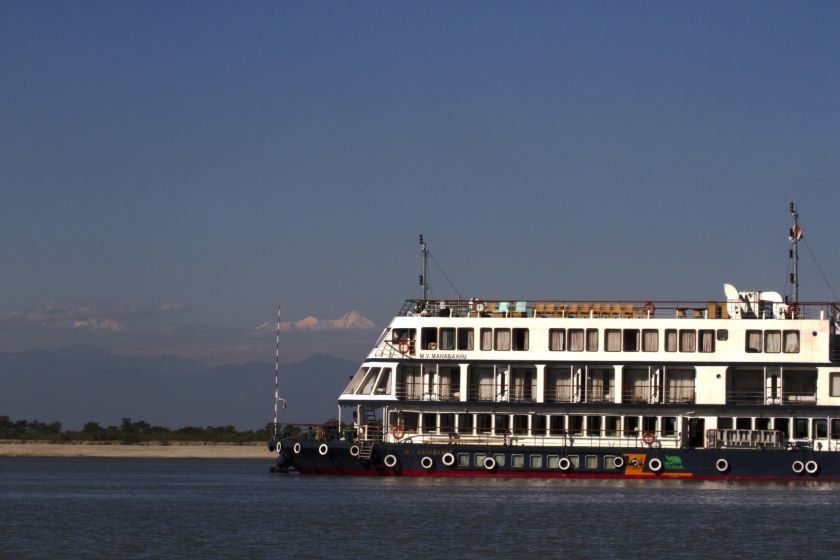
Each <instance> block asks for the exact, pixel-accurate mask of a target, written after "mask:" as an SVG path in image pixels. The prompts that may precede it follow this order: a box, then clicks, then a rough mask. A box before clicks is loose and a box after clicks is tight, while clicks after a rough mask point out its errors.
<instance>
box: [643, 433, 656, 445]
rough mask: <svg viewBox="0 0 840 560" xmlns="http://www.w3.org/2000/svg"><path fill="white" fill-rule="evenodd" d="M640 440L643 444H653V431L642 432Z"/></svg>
mask: <svg viewBox="0 0 840 560" xmlns="http://www.w3.org/2000/svg"><path fill="white" fill-rule="evenodd" d="M642 441H643V442H644V443H645V445H653V442H654V441H656V435H655V434H654V433H653V432H644V433H643V434H642Z"/></svg>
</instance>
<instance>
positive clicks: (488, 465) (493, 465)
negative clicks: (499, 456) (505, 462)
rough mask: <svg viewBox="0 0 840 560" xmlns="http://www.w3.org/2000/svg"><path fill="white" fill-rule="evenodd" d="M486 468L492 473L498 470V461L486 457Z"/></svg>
mask: <svg viewBox="0 0 840 560" xmlns="http://www.w3.org/2000/svg"><path fill="white" fill-rule="evenodd" d="M484 468H485V469H487V470H488V471H492V470H493V469H495V468H496V459H494V458H493V457H485V458H484Z"/></svg>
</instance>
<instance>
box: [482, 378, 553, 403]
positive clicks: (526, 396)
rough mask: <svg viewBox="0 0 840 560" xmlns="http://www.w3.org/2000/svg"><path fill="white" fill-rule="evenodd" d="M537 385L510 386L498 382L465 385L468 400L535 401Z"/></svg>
mask: <svg viewBox="0 0 840 560" xmlns="http://www.w3.org/2000/svg"><path fill="white" fill-rule="evenodd" d="M537 395H538V393H537V385H536V384H535V383H532V384H528V385H516V384H513V385H511V386H506V385H502V384H500V383H494V382H487V383H470V384H469V386H468V387H467V399H468V400H470V401H495V402H536V400H537Z"/></svg>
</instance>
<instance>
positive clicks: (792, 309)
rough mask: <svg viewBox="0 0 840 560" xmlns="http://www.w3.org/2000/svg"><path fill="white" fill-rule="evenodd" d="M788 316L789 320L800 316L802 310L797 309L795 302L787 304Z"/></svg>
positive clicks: (797, 305)
mask: <svg viewBox="0 0 840 560" xmlns="http://www.w3.org/2000/svg"><path fill="white" fill-rule="evenodd" d="M788 314H789V315H790V318H791V319H796V318H797V317H799V315H801V314H802V310H801V309H800V308H799V304H798V303H797V302H795V301H794V302H793V303H791V304H788Z"/></svg>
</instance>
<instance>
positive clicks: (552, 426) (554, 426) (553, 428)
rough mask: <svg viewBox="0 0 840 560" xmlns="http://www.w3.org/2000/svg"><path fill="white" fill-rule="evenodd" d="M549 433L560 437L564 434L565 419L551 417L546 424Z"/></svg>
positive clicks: (562, 417)
mask: <svg viewBox="0 0 840 560" xmlns="http://www.w3.org/2000/svg"><path fill="white" fill-rule="evenodd" d="M548 425H549V431H550V432H551V435H553V436H561V435H563V434H564V433H565V432H566V417H565V416H551V417H550V420H549V422H548Z"/></svg>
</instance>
